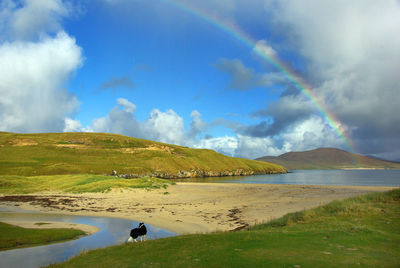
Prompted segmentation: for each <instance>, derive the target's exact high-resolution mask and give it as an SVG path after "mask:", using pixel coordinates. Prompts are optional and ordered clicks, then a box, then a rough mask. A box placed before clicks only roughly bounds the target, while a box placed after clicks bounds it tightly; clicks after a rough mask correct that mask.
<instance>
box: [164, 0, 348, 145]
mask: <svg viewBox="0 0 400 268" xmlns="http://www.w3.org/2000/svg"><path fill="white" fill-rule="evenodd" d="M159 1H160V2H163V3H165V4H168V5H170V6H173V7H176V8H178V9H180V10H182V11H184V12H186V13H188V14H191V15H193V16H195V17H197V18H200V19H202V20H204V21H207V22H208V23H210V24H212V25H213V26H215V27H216V28H218V29H220V30H221V31H223V32H225V33H227V34H229V35H230V36H232V37H233V38H235V39H236V40H238V41H240V42H241V43H243V44H244V45H246V46H247V47H249V48H250V49H251V50H252V51H254V52H255V53H256V54H257V55H258V56H260V57H261V58H262V59H264V60H265V61H266V62H268V63H269V64H270V65H272V66H273V67H274V68H276V69H277V70H279V72H281V73H282V74H283V75H284V76H285V77H286V78H287V79H288V81H290V82H291V83H292V84H293V85H294V86H296V87H297V88H298V89H299V90H300V92H301V93H302V94H303V95H304V96H305V97H306V98H307V99H308V100H310V101H311V103H312V104H313V105H314V107H315V108H316V109H317V110H318V111H319V112H320V114H321V115H322V116H323V118H324V120H325V121H326V122H327V123H328V125H329V126H330V127H331V128H332V129H333V130H334V131H335V133H336V135H337V136H338V137H339V138H340V139H341V140H342V141H343V142H344V144H345V145H346V147H347V148H348V150H349V151H350V152H352V153H354V152H355V149H354V148H355V147H354V145H353V144H352V142H351V139H350V137H349V136H348V135H347V131H346V130H345V129H344V127H343V125H342V124H341V123H340V121H339V120H338V119H337V118H336V116H335V115H334V114H333V113H332V112H331V111H330V110H329V109H328V107H327V106H326V105H325V103H324V101H323V100H322V99H320V98H319V97H318V96H317V95H316V94H315V93H314V92H313V90H312V87H311V86H310V85H308V84H307V83H306V82H305V81H304V80H303V79H302V78H301V77H299V76H298V75H297V74H296V73H295V72H294V71H293V70H292V69H291V68H290V67H288V66H287V65H286V64H285V63H284V62H283V61H282V60H280V59H279V58H278V56H277V54H276V53H274V51H273V49H272V48H270V47H268V48H269V50H270V51H265V50H266V49H265V47H266V46H264V48H263V47H262V46H260V45H259V43H258V42H257V41H255V40H253V39H252V38H251V37H250V36H248V35H247V34H246V33H244V32H243V31H242V30H241V29H240V28H239V27H237V26H236V25H234V24H232V23H230V22H227V21H223V20H221V19H219V18H217V17H215V16H212V15H209V14H207V13H206V12H205V11H204V10H201V9H199V8H195V7H192V6H189V5H188V4H184V3H181V2H177V1H174V0H159Z"/></svg>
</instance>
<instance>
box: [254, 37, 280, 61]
mask: <svg viewBox="0 0 400 268" xmlns="http://www.w3.org/2000/svg"><path fill="white" fill-rule="evenodd" d="M253 50H254V51H255V52H257V53H261V54H262V55H264V56H267V57H268V58H269V57H273V58H276V57H277V53H276V51H275V50H274V49H273V48H272V47H271V46H270V45H268V44H267V41H265V40H259V41H257V42H256V44H255V46H254V49H253Z"/></svg>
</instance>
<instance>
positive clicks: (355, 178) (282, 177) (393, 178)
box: [179, 170, 400, 186]
mask: <svg viewBox="0 0 400 268" xmlns="http://www.w3.org/2000/svg"><path fill="white" fill-rule="evenodd" d="M179 181H188V182H189V181H190V182H224V183H266V184H303V185H356V186H400V170H294V171H292V173H287V174H277V175H256V176H243V177H217V178H205V179H198V178H197V179H188V180H179Z"/></svg>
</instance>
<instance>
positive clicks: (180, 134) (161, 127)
mask: <svg viewBox="0 0 400 268" xmlns="http://www.w3.org/2000/svg"><path fill="white" fill-rule="evenodd" d="M143 129H144V133H146V137H148V138H149V139H152V140H156V141H161V142H166V143H173V144H180V145H183V144H185V136H184V130H185V128H184V124H183V119H182V117H180V116H179V115H178V114H177V113H176V112H174V111H173V110H167V111H166V112H161V111H160V110H158V109H154V110H153V111H151V113H150V117H149V118H148V119H147V120H146V121H145V122H144V126H143Z"/></svg>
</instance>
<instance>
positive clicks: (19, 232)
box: [0, 222, 85, 251]
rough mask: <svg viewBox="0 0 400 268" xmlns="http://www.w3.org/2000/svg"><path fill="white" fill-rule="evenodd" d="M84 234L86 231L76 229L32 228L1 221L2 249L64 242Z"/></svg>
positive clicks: (0, 245)
mask: <svg viewBox="0 0 400 268" xmlns="http://www.w3.org/2000/svg"><path fill="white" fill-rule="evenodd" d="M82 235H85V232H83V231H81V230H76V229H30V228H21V227H18V226H14V225H10V224H6V223H3V222H0V251H1V250H7V249H14V248H22V247H32V246H40V245H45V244H50V243H56V242H62V241H66V240H71V239H75V238H78V237H80V236H82Z"/></svg>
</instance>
